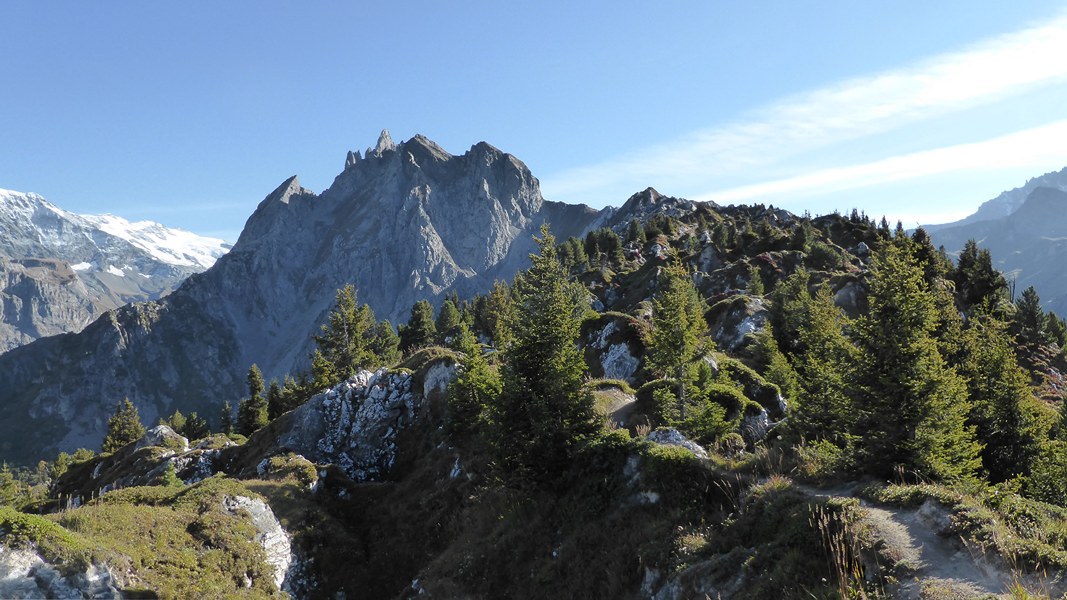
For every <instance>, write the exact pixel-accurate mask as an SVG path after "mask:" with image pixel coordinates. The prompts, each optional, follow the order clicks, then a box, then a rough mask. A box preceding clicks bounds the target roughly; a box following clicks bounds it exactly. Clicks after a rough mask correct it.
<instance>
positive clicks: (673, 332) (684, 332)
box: [645, 256, 712, 421]
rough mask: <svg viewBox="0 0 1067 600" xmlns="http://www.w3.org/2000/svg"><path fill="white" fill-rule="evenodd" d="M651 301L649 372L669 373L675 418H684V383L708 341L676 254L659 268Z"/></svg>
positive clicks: (699, 304)
mask: <svg viewBox="0 0 1067 600" xmlns="http://www.w3.org/2000/svg"><path fill="white" fill-rule="evenodd" d="M660 277H661V279H660V284H659V289H658V290H657V292H656V297H655V299H654V300H653V301H652V334H651V339H650V340H649V344H648V351H647V353H646V356H645V361H646V365H647V366H648V368H649V369H650V370H652V372H654V373H656V374H657V375H660V376H663V377H671V378H673V379H674V381H675V385H676V386H677V399H678V418H679V419H680V420H682V421H684V420H685V418H686V417H685V405H686V394H685V390H686V387H687V386H689V385H691V384H692V383H693V381H694V380H695V376H696V361H697V359H698V358H700V356H702V355H703V354H704V353H705V352H706V351H707V350H708V349H709V346H710V344H711V343H712V342H711V341H710V339H708V338H707V335H706V332H707V322H706V321H705V320H704V309H705V305H704V300H703V299H702V298H701V297H700V294H699V293H697V290H696V288H695V287H694V286H693V278H692V277H691V276H690V275H689V272H688V271H687V270H686V268H685V266H684V265H682V263H681V261H680V260H678V257H677V256H674V257H672V259H671V261H670V262H669V263H668V264H667V266H666V267H664V268H663V269H662V270H661V271H660Z"/></svg>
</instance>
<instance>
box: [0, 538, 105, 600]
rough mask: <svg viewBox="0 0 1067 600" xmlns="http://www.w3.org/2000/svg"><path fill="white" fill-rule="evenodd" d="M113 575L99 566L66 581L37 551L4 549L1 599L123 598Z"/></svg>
mask: <svg viewBox="0 0 1067 600" xmlns="http://www.w3.org/2000/svg"><path fill="white" fill-rule="evenodd" d="M121 597H122V593H121V592H120V591H119V590H118V588H117V587H115V583H114V581H113V579H112V577H111V573H110V572H109V571H108V570H107V569H106V568H103V567H99V566H97V565H92V566H90V567H89V568H88V569H87V570H86V571H85V572H84V573H79V574H76V575H74V576H72V577H64V576H63V575H62V574H61V573H60V572H59V571H58V570H57V569H56V568H55V566H53V565H51V564H49V563H48V562H46V561H45V560H44V559H43V558H41V556H40V555H38V554H37V553H36V552H34V551H33V550H26V549H15V548H7V547H5V546H2V545H0V598H79V599H80V598H121Z"/></svg>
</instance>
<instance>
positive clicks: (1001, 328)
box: [961, 317, 1047, 483]
mask: <svg viewBox="0 0 1067 600" xmlns="http://www.w3.org/2000/svg"><path fill="white" fill-rule="evenodd" d="M966 348H967V355H968V356H967V360H965V361H964V363H963V365H962V366H961V374H962V375H963V376H964V377H965V378H966V379H967V387H968V390H969V392H970V398H971V404H972V408H971V414H970V419H969V421H970V422H971V423H972V424H973V425H975V427H976V432H977V435H978V439H979V441H981V442H982V443H983V444H984V447H983V448H982V466H983V467H984V468H985V470H986V471H987V472H988V476H989V480H990V481H991V482H992V483H999V482H1001V481H1005V480H1007V479H1010V478H1012V477H1015V476H1018V475H1025V474H1027V473H1028V472H1029V470H1030V463H1031V461H1033V459H1034V458H1035V457H1036V456H1037V453H1038V450H1039V448H1040V444H1041V441H1042V440H1043V439H1045V438H1046V437H1047V432H1046V431H1042V428H1041V427H1040V424H1039V423H1040V417H1039V414H1040V409H1039V408H1038V406H1037V402H1036V399H1035V398H1034V394H1033V391H1032V390H1031V389H1030V381H1029V379H1030V378H1029V377H1028V376H1027V374H1026V372H1025V371H1023V369H1022V368H1021V367H1019V365H1018V363H1017V362H1016V358H1015V352H1014V351H1013V350H1012V348H1011V346H1010V345H1009V344H1008V336H1007V331H1006V327H1005V325H1004V324H1002V323H1000V322H999V321H996V320H995V319H992V318H989V317H986V318H983V319H981V321H978V320H975V321H974V322H972V326H971V327H970V328H969V329H968V330H967V344H966Z"/></svg>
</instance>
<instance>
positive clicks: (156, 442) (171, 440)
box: [133, 425, 189, 452]
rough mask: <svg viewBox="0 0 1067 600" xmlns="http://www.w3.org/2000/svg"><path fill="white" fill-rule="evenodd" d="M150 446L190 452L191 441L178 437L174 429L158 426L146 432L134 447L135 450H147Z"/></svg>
mask: <svg viewBox="0 0 1067 600" xmlns="http://www.w3.org/2000/svg"><path fill="white" fill-rule="evenodd" d="M148 446H159V447H161V448H168V449H170V450H174V451H175V452H188V451H189V440H187V439H186V438H185V437H184V436H181V435H178V434H177V433H175V431H174V430H173V429H171V428H170V427H167V426H166V425H156V426H155V427H153V428H151V429H149V430H148V431H146V432H145V434H144V435H143V436H141V439H139V440H137V443H136V444H135V445H134V447H133V448H134V450H137V449H140V448H147V447H148Z"/></svg>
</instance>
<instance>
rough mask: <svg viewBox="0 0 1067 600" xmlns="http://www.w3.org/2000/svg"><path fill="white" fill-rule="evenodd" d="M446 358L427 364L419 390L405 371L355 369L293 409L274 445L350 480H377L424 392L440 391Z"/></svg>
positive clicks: (449, 366) (450, 368)
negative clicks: (332, 467) (327, 466)
mask: <svg viewBox="0 0 1067 600" xmlns="http://www.w3.org/2000/svg"><path fill="white" fill-rule="evenodd" d="M454 375H455V365H454V364H453V363H451V362H446V363H441V364H439V365H434V366H431V367H430V368H429V369H428V370H427V371H426V374H425V376H424V377H423V385H422V389H421V390H415V389H412V387H413V383H414V382H413V377H412V375H411V374H409V373H405V372H395V373H391V372H389V371H388V370H387V369H380V370H378V371H376V372H373V373H372V372H370V371H361V372H359V373H357V374H356V375H354V376H352V377H351V378H349V379H348V380H347V381H343V382H341V383H339V384H338V385H337V386H335V387H333V388H332V389H330V390H327V391H326V392H324V393H322V394H319V395H317V396H315V397H313V398H312V399H311V400H309V401H308V402H306V403H305V404H303V405H302V406H300V407H299V408H298V409H296V410H295V411H293V414H292V417H291V419H290V421H289V426H288V428H287V429H286V430H285V431H283V432H281V433H280V435H279V438H278V442H277V446H278V447H281V448H287V449H289V450H290V451H292V452H296V453H299V454H302V455H304V456H306V457H308V459H310V460H312V461H314V462H316V463H318V464H335V465H337V466H338V467H340V468H341V469H342V470H343V471H344V472H345V473H346V474H347V475H348V476H349V477H351V478H352V479H354V480H356V481H368V480H374V479H379V478H380V477H381V476H383V475H384V474H385V473H387V472H388V471H389V470H390V469H391V468H392V466H393V464H394V463H395V461H396V454H397V436H398V435H399V433H400V431H402V430H403V429H404V428H406V427H408V426H410V425H411V424H412V423H413V422H414V421H415V419H416V417H417V416H418V412H419V409H420V408H421V406H422V403H423V402H424V398H425V395H424V394H435V393H443V391H444V390H445V389H446V388H447V385H448V382H449V381H451V378H452V377H454Z"/></svg>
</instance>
